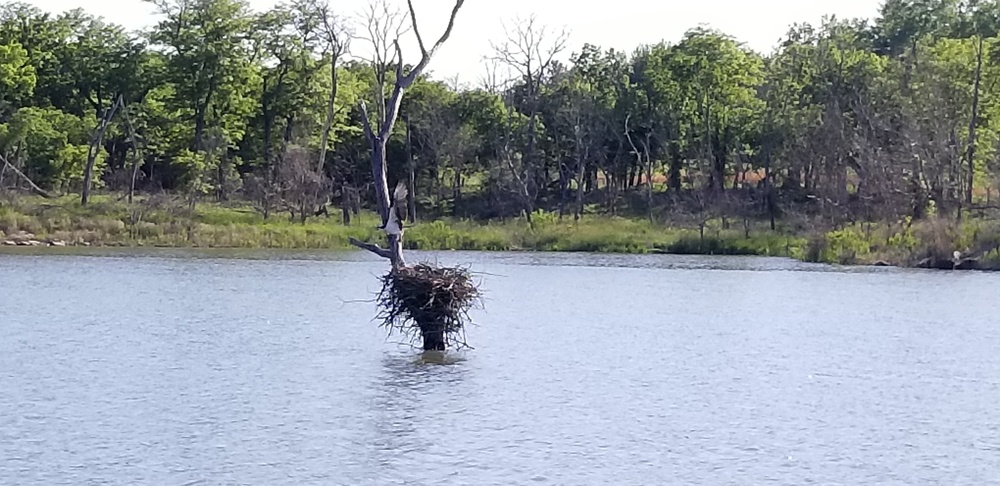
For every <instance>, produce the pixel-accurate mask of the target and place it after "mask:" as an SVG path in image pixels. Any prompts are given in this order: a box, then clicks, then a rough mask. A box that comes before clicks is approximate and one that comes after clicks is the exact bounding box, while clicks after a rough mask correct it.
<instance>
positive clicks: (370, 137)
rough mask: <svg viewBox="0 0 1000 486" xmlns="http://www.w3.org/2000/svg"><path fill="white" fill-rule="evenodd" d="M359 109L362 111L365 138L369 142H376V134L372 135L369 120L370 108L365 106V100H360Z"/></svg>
mask: <svg viewBox="0 0 1000 486" xmlns="http://www.w3.org/2000/svg"><path fill="white" fill-rule="evenodd" d="M358 108H360V109H361V125H362V127H363V128H364V130H365V136H366V137H368V140H374V139H375V134H374V133H372V123H371V120H369V118H368V107H367V106H365V100H358Z"/></svg>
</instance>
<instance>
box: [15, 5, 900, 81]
mask: <svg viewBox="0 0 1000 486" xmlns="http://www.w3.org/2000/svg"><path fill="white" fill-rule="evenodd" d="M22 1H25V0H22ZM26 1H27V3H30V4H33V5H35V6H37V7H38V8H40V9H42V10H46V11H50V12H62V11H66V10H70V9H73V8H83V9H84V10H85V11H87V12H89V13H91V14H93V15H96V16H101V17H104V19H105V20H107V21H109V22H113V23H117V24H120V25H123V26H125V27H126V28H129V29H141V28H145V27H149V26H152V25H154V24H155V23H156V21H157V17H156V15H155V14H154V9H153V7H152V5H151V4H149V3H146V2H143V1H142V0H105V1H101V0H97V1H90V2H84V1H81V0H26ZM249 1H250V4H251V7H252V8H253V9H254V10H257V11H263V10H266V9H268V8H270V7H272V6H274V5H275V4H276V3H277V1H275V0H249ZM329 1H330V5H331V8H332V9H333V11H334V12H337V13H339V14H340V15H343V16H345V17H347V18H349V19H352V20H357V19H360V17H361V14H362V11H363V9H364V7H365V6H366V5H367V3H366V2H365V1H364V0H329ZM390 1H393V2H398V5H399V6H400V7H401V8H405V6H406V2H405V0H390ZM413 3H414V7H415V9H416V10H417V15H418V17H417V20H418V23H419V25H420V29H421V34H422V36H423V38H424V40H425V42H427V43H430V42H432V41H431V39H437V37H438V36H440V34H441V32H443V29H444V27H445V24H446V22H447V17H448V13H449V11H450V9H451V7H452V6H453V5H454V3H453V0H413ZM881 3H882V0H837V1H820V0H693V1H692V0H685V1H677V0H620V1H618V2H608V1H602V0H590V1H577V2H574V1H571V0H502V1H497V0H466V2H465V5H464V6H463V7H462V10H461V11H460V12H459V14H458V18H457V20H456V23H455V28H454V30H453V32H452V37H451V39H449V41H448V42H447V43H446V44H445V45H444V46H443V47H442V48H441V50H440V51H439V52H438V54H437V55H436V56H435V58H434V59H433V60H432V61H431V63H430V66H429V68H428V70H429V71H430V74H431V76H432V77H434V78H437V79H447V80H453V81H457V82H458V83H462V84H472V85H474V84H477V83H478V81H479V80H480V79H481V78H482V77H483V76H484V74H485V72H486V69H485V67H484V62H483V58H484V56H488V55H490V54H491V53H492V52H493V51H492V47H491V42H492V43H498V42H501V41H503V40H504V39H505V38H506V34H505V29H504V25H505V24H506V25H510V24H512V23H514V22H516V21H517V19H518V18H521V19H524V18H528V17H530V16H534V17H535V18H536V22H537V24H539V25H544V26H546V27H547V28H548V29H549V30H550V31H553V32H555V31H559V30H562V29H565V30H566V31H567V32H568V34H569V37H568V41H567V43H566V50H565V52H564V54H563V56H562V58H563V60H565V59H566V58H568V56H569V54H570V53H571V52H574V51H578V50H579V49H580V47H581V46H582V45H583V44H585V43H590V44H594V45H598V46H601V47H603V48H612V47H613V48H615V49H619V50H624V51H625V52H631V51H632V50H633V49H634V48H636V47H638V46H639V45H642V44H650V43H656V42H659V41H662V40H665V41H668V42H676V41H678V40H680V39H681V37H682V36H683V35H684V32H685V31H686V30H688V29H690V28H693V27H697V26H699V25H704V26H708V27H712V28H715V29H718V30H721V31H723V32H725V33H726V34H729V35H731V36H733V37H735V38H736V39H737V40H739V41H741V42H744V43H745V44H746V45H747V46H748V47H749V48H751V49H754V50H756V51H758V52H761V53H769V52H771V51H772V50H773V48H774V47H775V46H776V45H777V43H778V41H779V39H780V38H781V37H782V36H783V35H784V34H785V33H786V32H787V31H788V28H789V27H790V26H791V25H792V24H794V23H801V22H809V23H813V24H818V23H819V22H820V20H821V19H822V17H823V16H824V15H836V16H837V17H839V18H858V17H860V18H875V17H876V15H877V13H878V8H879V6H880V5H881ZM584 5H586V7H584ZM363 44H364V42H363V41H361V40H356V41H355V42H354V47H353V48H352V50H354V51H357V52H359V53H360V52H362V51H363V49H364V46H363ZM403 45H404V57H405V58H406V59H409V60H411V61H413V62H415V60H414V59H413V56H414V55H415V53H414V52H413V46H414V45H415V41H413V37H412V34H408V37H407V39H406V41H404V44H403Z"/></svg>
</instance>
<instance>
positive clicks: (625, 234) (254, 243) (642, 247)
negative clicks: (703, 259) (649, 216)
mask: <svg viewBox="0 0 1000 486" xmlns="http://www.w3.org/2000/svg"><path fill="white" fill-rule="evenodd" d="M532 221H533V224H531V225H529V224H527V222H526V221H525V220H524V219H516V220H506V221H489V222H481V221H471V220H455V219H444V220H437V221H420V222H418V223H417V224H416V225H414V226H412V227H410V228H408V229H407V232H406V237H405V238H404V245H405V247H406V248H407V249H420V250H476V251H573V252H598V253H675V254H712V255H766V256H787V257H793V258H797V259H800V260H805V261H814V262H823V263H836V264H872V263H875V262H878V261H882V262H886V263H889V264H892V265H898V266H914V265H916V264H917V263H918V262H919V261H920V260H921V259H924V258H927V257H929V256H932V257H936V258H950V255H951V254H952V252H953V251H955V250H959V251H963V252H967V253H969V252H971V253H973V254H976V255H977V256H981V261H982V262H983V263H985V264H986V266H993V265H997V266H1000V223H998V222H996V221H993V220H986V219H972V218H967V219H965V220H963V222H961V223H956V222H953V221H948V220H943V219H929V220H925V221H920V222H915V223H912V224H911V223H910V222H909V221H901V222H898V223H894V224H888V223H880V224H867V223H865V224H855V225H850V226H846V227H843V228H840V229H837V230H835V231H827V232H820V233H814V234H811V235H799V234H790V233H788V232H783V231H777V232H774V231H770V230H768V229H767V228H766V226H765V225H763V224H759V225H754V226H752V227H751V231H750V236H749V237H747V236H746V234H745V233H744V230H743V228H738V229H736V228H731V229H725V228H722V227H721V225H720V222H719V221H718V220H715V221H711V222H709V224H707V225H706V227H705V228H704V231H699V230H697V229H693V228H680V227H669V226H665V225H659V224H652V223H650V222H649V221H647V220H639V219H627V218H619V217H610V216H590V215H588V216H585V217H584V218H583V219H582V220H580V221H578V222H575V221H573V220H572V218H567V219H565V220H564V221H562V222H560V221H559V220H558V218H557V217H556V216H555V215H553V214H551V213H544V212H540V211H539V212H536V213H535V214H533V216H532ZM378 224H379V219H378V217H377V215H375V214H374V213H371V212H363V213H362V214H360V215H357V216H354V217H353V218H352V224H351V225H350V226H344V225H343V224H342V223H341V221H340V218H339V214H337V212H334V214H332V215H331V217H330V218H324V217H319V218H309V220H308V221H307V222H306V224H300V223H298V222H293V221H289V219H288V218H287V215H285V214H282V213H278V214H275V215H272V216H271V217H270V218H268V219H264V218H263V217H262V216H261V215H260V214H259V213H258V212H256V211H254V209H253V208H252V207H250V206H248V205H246V204H241V203H236V204H227V205H221V204H208V203H201V204H198V205H197V206H196V208H195V209H194V210H193V211H192V210H191V209H189V207H188V206H187V205H186V204H185V203H184V202H183V201H181V200H172V199H169V198H150V199H144V200H141V201H137V203H136V204H133V205H129V204H126V203H125V202H123V201H119V200H117V199H114V198H112V197H110V196H97V197H95V198H94V199H93V200H92V202H91V204H89V205H87V206H81V205H80V203H79V201H78V199H77V198H76V197H72V196H66V197H62V198H59V199H54V200H46V199H41V198H37V197H27V196H21V197H17V198H13V199H12V198H10V197H9V196H8V199H6V200H0V239H4V235H13V234H15V233H17V232H19V231H26V232H29V233H33V234H35V235H36V237H37V238H38V239H54V240H63V241H66V242H68V243H70V244H78V245H79V244H88V245H107V246H163V247H213V248H287V249H348V248H352V247H351V246H350V244H349V242H348V239H349V238H351V237H353V238H357V239H359V240H363V241H372V242H379V241H382V240H383V238H384V237H383V235H382V233H381V231H378V230H377V229H376V227H377V226H378Z"/></svg>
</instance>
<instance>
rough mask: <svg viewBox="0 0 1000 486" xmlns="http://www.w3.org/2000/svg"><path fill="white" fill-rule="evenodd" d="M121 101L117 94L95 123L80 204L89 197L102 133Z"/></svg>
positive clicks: (88, 151) (102, 136) (102, 137)
mask: <svg viewBox="0 0 1000 486" xmlns="http://www.w3.org/2000/svg"><path fill="white" fill-rule="evenodd" d="M123 103H124V99H123V98H122V96H121V95H119V96H118V98H116V99H115V102H114V103H113V104H112V105H111V108H108V109H107V110H106V111H105V112H104V113H102V114H101V120H100V121H99V122H98V123H97V128H95V129H94V138H93V139H92V140H91V141H90V148H89V150H87V166H86V168H84V170H83V191H82V193H81V194H80V204H82V205H86V204H87V201H88V200H89V199H90V186H91V183H92V181H93V177H94V164H95V163H96V162H97V155H98V154H99V153H100V150H101V144H102V143H103V142H104V134H105V133H107V131H108V126H109V125H110V124H111V120H112V119H113V118H114V117H115V113H116V112H117V111H118V109H119V108H121V106H122V104H123Z"/></svg>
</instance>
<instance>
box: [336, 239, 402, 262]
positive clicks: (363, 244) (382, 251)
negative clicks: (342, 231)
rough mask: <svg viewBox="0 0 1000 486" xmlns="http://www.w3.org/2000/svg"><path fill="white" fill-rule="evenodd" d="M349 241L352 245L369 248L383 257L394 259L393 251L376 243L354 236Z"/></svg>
mask: <svg viewBox="0 0 1000 486" xmlns="http://www.w3.org/2000/svg"><path fill="white" fill-rule="evenodd" d="M347 241H349V242H350V243H351V244H352V245H354V246H356V247H358V248H361V249H362V250H368V251H370V252H372V253H374V254H376V255H378V256H380V257H382V258H387V259H392V252H390V251H389V250H386V249H385V248H382V247H381V246H378V245H376V244H374V243H366V242H364V241H358V240H356V239H354V238H353V237H350V238H348V239H347Z"/></svg>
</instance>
